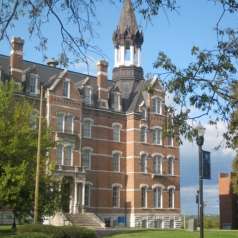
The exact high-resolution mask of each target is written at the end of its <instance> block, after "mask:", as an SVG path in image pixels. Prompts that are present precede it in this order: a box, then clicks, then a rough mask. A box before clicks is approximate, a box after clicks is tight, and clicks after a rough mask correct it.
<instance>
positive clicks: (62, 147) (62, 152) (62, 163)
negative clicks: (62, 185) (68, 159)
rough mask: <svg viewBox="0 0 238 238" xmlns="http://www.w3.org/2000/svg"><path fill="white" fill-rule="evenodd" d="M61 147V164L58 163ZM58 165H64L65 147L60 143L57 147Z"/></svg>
mask: <svg viewBox="0 0 238 238" xmlns="http://www.w3.org/2000/svg"><path fill="white" fill-rule="evenodd" d="M59 146H61V158H60V164H59V163H58V162H59V160H58V147H59ZM56 164H57V165H64V145H63V144H61V143H58V144H57V145H56Z"/></svg>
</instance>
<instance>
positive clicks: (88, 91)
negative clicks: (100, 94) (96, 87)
mask: <svg viewBox="0 0 238 238" xmlns="http://www.w3.org/2000/svg"><path fill="white" fill-rule="evenodd" d="M84 101H85V104H87V105H91V104H92V89H91V88H90V87H85V89H84Z"/></svg>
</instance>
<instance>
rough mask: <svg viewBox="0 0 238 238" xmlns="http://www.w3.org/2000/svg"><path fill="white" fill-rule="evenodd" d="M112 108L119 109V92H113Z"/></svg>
mask: <svg viewBox="0 0 238 238" xmlns="http://www.w3.org/2000/svg"><path fill="white" fill-rule="evenodd" d="M113 106H114V110H115V111H121V96H120V93H118V92H115V93H114V105H113Z"/></svg>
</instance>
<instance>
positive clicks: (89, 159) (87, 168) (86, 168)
mask: <svg viewBox="0 0 238 238" xmlns="http://www.w3.org/2000/svg"><path fill="white" fill-rule="evenodd" d="M86 151H88V152H89V158H88V166H87V167H85V165H84V153H85V152H86ZM92 152H93V149H92V148H91V147H83V148H82V156H81V164H82V167H83V168H84V169H85V170H91V166H92Z"/></svg>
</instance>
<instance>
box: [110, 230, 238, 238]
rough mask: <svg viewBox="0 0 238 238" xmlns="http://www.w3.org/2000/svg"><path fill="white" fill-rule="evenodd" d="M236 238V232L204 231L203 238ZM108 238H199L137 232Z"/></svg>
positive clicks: (192, 234)
mask: <svg viewBox="0 0 238 238" xmlns="http://www.w3.org/2000/svg"><path fill="white" fill-rule="evenodd" d="M236 237H237V238H238V231H205V235H204V238H236ZM110 238H199V232H188V231H178V230H177V231H172V230H171V231H151V230H150V231H139V232H133V233H127V234H126V233H125V234H118V235H112V236H110Z"/></svg>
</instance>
